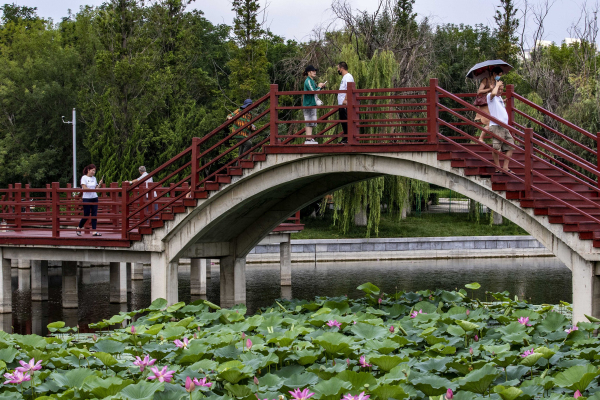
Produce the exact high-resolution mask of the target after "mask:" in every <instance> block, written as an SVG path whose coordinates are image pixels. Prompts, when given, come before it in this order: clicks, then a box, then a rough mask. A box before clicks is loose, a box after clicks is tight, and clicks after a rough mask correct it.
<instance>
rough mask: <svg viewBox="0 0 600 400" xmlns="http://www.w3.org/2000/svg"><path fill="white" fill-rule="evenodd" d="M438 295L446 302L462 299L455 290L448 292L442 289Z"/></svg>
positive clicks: (455, 301)
mask: <svg viewBox="0 0 600 400" xmlns="http://www.w3.org/2000/svg"><path fill="white" fill-rule="evenodd" d="M440 297H441V298H442V300H444V301H445V302H446V303H457V302H459V301H461V300H462V297H461V296H460V295H458V294H457V293H456V292H448V291H446V290H442V294H441V295H440Z"/></svg>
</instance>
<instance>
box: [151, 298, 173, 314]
mask: <svg viewBox="0 0 600 400" xmlns="http://www.w3.org/2000/svg"><path fill="white" fill-rule="evenodd" d="M167 304H168V303H167V300H165V299H162V298H158V299H156V300H154V301H153V302H152V303H151V304H150V306H149V307H148V308H147V310H151V311H155V310H162V309H163V308H165V307H166V306H167Z"/></svg>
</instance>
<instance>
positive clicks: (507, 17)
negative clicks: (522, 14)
mask: <svg viewBox="0 0 600 400" xmlns="http://www.w3.org/2000/svg"><path fill="white" fill-rule="evenodd" d="M515 3H516V2H515V0H500V5H499V6H498V8H500V10H496V14H495V15H494V21H496V36H497V37H498V45H497V49H496V54H497V57H498V58H499V59H501V60H504V61H507V62H513V63H514V62H515V56H516V54H517V46H516V45H517V40H518V37H517V35H516V32H517V28H518V27H519V19H518V18H517V11H518V9H517V7H516V4H515Z"/></svg>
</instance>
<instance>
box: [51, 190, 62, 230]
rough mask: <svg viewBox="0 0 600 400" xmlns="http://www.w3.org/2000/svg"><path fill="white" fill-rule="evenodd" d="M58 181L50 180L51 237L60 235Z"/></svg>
mask: <svg viewBox="0 0 600 400" xmlns="http://www.w3.org/2000/svg"><path fill="white" fill-rule="evenodd" d="M59 188H60V183H58V182H52V237H53V238H57V237H59V236H60V209H59V207H60V206H59V202H58V200H59V198H58V196H59V194H58V189H59Z"/></svg>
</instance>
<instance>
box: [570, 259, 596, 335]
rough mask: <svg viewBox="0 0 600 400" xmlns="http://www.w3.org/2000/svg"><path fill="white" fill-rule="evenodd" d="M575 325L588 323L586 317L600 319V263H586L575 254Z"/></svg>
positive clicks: (573, 279)
mask: <svg viewBox="0 0 600 400" xmlns="http://www.w3.org/2000/svg"><path fill="white" fill-rule="evenodd" d="M571 258H572V264H571V266H572V268H571V271H572V282H573V323H574V324H576V323H577V322H583V321H585V322H587V321H588V320H587V318H586V317H585V315H590V316H594V317H600V276H598V275H600V262H597V261H595V262H594V261H586V260H584V259H583V258H581V257H580V256H579V255H577V254H575V253H573V255H572V256H571Z"/></svg>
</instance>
